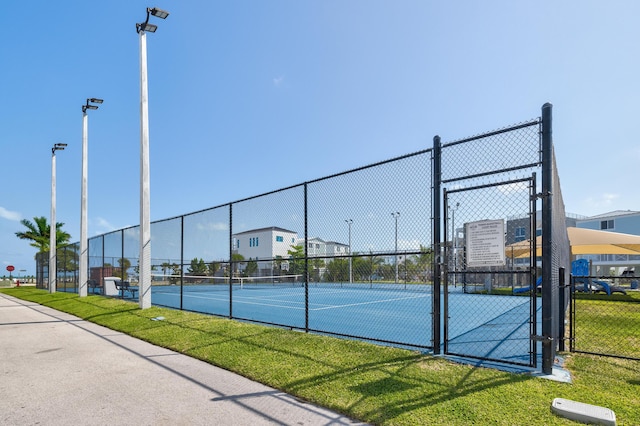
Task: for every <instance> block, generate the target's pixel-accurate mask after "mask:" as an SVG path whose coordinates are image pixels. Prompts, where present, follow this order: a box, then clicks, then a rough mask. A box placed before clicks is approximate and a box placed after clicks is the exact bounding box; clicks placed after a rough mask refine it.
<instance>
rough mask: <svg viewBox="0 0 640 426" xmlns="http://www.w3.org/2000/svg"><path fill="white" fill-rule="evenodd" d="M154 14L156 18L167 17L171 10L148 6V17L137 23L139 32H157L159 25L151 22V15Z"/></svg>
mask: <svg viewBox="0 0 640 426" xmlns="http://www.w3.org/2000/svg"><path fill="white" fill-rule="evenodd" d="M151 15H153V16H155V17H156V18H160V19H166V18H167V16H169V12H167V11H166V10H162V9H158V8H157V7H148V8H147V19H146V20H145V21H144V22H142V23H139V24H136V31H137V32H138V33H141V32H147V33H155V32H156V30H157V29H158V26H157V25H154V24H150V23H149V17H150V16H151Z"/></svg>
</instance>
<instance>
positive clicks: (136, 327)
mask: <svg viewBox="0 0 640 426" xmlns="http://www.w3.org/2000/svg"><path fill="white" fill-rule="evenodd" d="M38 292H39V294H36V293H27V292H24V293H23V292H21V293H20V294H17V293H16V294H14V295H15V296H16V297H20V298H24V299H27V300H32V301H34V302H36V303H42V304H45V305H47V306H50V307H52V308H54V309H59V308H60V307H63V308H64V309H62V310H65V311H72V312H69V313H72V314H73V313H74V312H73V311H75V312H82V311H83V310H84V309H85V307H84V306H82V305H85V306H86V307H91V308H92V309H93V310H100V311H104V312H94V313H91V312H89V313H88V315H86V316H85V317H84V319H86V320H88V321H91V322H95V323H99V324H101V325H104V326H107V327H109V328H113V329H116V330H118V331H122V332H127V333H129V334H131V335H134V336H135V337H138V338H141V339H144V340H146V341H149V342H151V343H154V344H157V345H159V346H163V347H165V348H168V349H171V350H175V351H177V352H180V353H184V354H187V355H190V356H193V357H195V358H198V359H201V360H203V361H205V362H208V363H211V364H214V365H217V366H219V367H222V368H225V369H229V370H232V371H236V372H239V373H240V374H243V375H245V376H246V377H249V378H251V379H254V380H258V381H261V382H262V383H265V384H267V385H270V386H273V387H275V388H278V389H281V390H283V391H285V392H288V393H291V394H293V395H296V396H298V397H301V398H304V399H307V400H309V401H312V402H315V403H318V404H321V405H325V406H327V407H330V408H332V409H334V410H337V411H340V412H342V413H344V414H346V415H349V416H352V417H358V418H361V419H366V420H367V421H368V422H372V423H378V424H381V423H387V422H389V421H392V420H393V419H395V418H397V417H400V416H403V417H404V416H407V415H411V413H412V412H416V411H419V410H422V409H425V408H428V407H431V406H434V405H437V404H442V403H448V402H451V401H452V400H456V399H458V398H464V397H468V396H469V395H473V394H475V393H478V392H482V391H485V390H487V389H494V390H495V388H496V387H499V386H503V385H510V384H514V383H517V382H522V381H526V380H532V379H531V377H529V376H525V375H511V374H507V373H497V372H491V373H486V370H485V369H482V368H473V367H469V366H459V365H451V364H449V363H448V362H447V361H445V360H442V359H438V358H433V357H431V356H427V355H423V354H420V353H417V352H411V351H407V350H401V349H395V348H387V347H380V346H376V345H372V344H369V343H364V342H360V341H349V340H342V339H338V338H332V337H327V336H321V335H315V334H306V333H300V332H293V331H289V330H286V329H282V328H273V327H265V326H260V325H256V324H247V323H243V322H238V321H230V320H227V319H223V318H216V317H211V316H208V315H205V314H196V313H185V312H181V311H177V310H171V309H167V308H157V307H153V308H150V309H146V310H141V309H139V307H138V306H137V305H135V304H133V303H131V302H120V301H118V302H117V303H115V302H114V301H112V300H110V299H105V298H103V297H101V296H88V297H86V298H79V297H78V296H77V295H71V296H55V294H52V295H49V294H47V293H44V294H43V293H42V290H38ZM7 293H9V292H7ZM9 294H11V293H9ZM158 315H162V316H164V317H165V319H164V320H163V321H151V319H152V317H156V316H158ZM230 351H235V352H233V353H229V352H230ZM253 361H255V362H253ZM238 367H240V370H241V371H239V369H238Z"/></svg>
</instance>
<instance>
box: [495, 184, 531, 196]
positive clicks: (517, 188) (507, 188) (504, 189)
mask: <svg viewBox="0 0 640 426" xmlns="http://www.w3.org/2000/svg"><path fill="white" fill-rule="evenodd" d="M528 190H529V183H528V182H516V183H509V184H506V185H500V186H498V191H500V192H501V193H503V194H505V195H508V194H514V193H516V192H522V191H528Z"/></svg>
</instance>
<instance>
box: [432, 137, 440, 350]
mask: <svg viewBox="0 0 640 426" xmlns="http://www.w3.org/2000/svg"><path fill="white" fill-rule="evenodd" d="M441 168H442V145H441V142H440V136H435V137H434V138H433V254H434V265H433V312H432V315H433V318H432V319H433V321H432V322H433V353H434V355H438V354H440V310H441V308H440V273H441V269H440V265H441V263H442V253H441V252H440V251H441V250H440V219H441V218H440V198H441V196H442V195H441V190H440V186H441V184H442V183H441V182H442V175H441Z"/></svg>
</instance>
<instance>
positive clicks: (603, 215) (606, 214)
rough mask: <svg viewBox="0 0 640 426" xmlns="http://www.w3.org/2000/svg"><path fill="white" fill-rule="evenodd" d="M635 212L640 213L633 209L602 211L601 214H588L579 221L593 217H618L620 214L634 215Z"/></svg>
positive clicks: (593, 218)
mask: <svg viewBox="0 0 640 426" xmlns="http://www.w3.org/2000/svg"><path fill="white" fill-rule="evenodd" d="M635 214H640V212H639V211H634V210H615V211H612V212H609V213H602V214H598V215H595V216H589V217H585V218H582V219H579V220H580V221H589V220H595V219H605V218H610V217H620V216H630V215H635Z"/></svg>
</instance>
